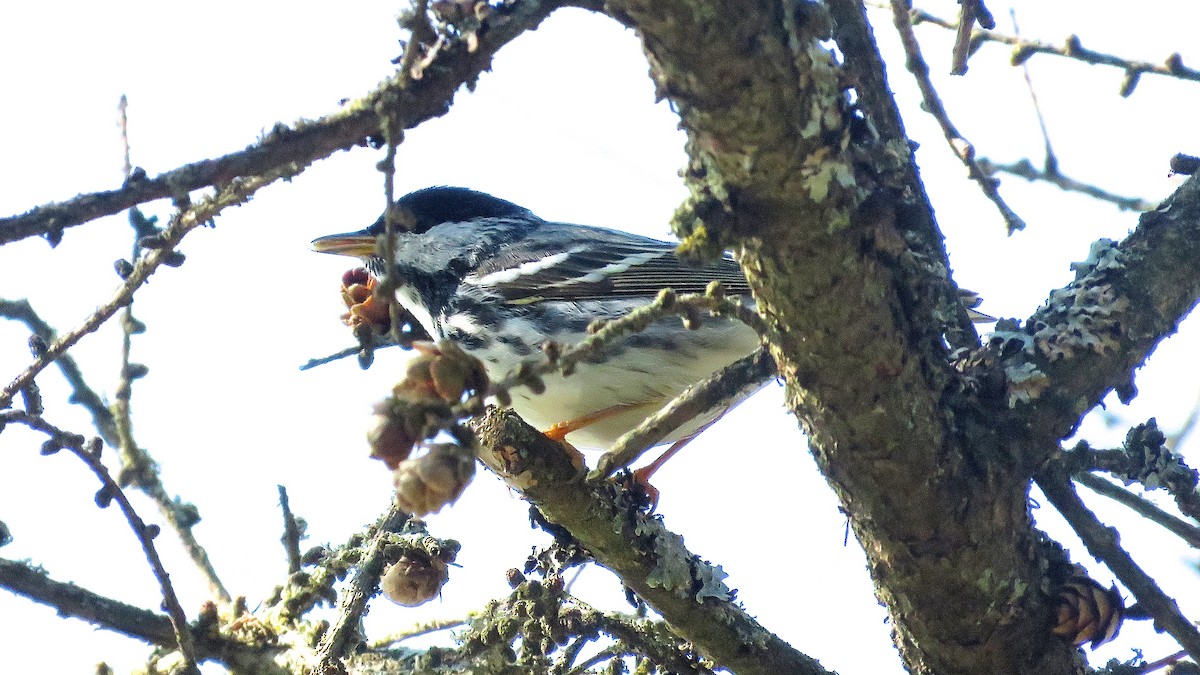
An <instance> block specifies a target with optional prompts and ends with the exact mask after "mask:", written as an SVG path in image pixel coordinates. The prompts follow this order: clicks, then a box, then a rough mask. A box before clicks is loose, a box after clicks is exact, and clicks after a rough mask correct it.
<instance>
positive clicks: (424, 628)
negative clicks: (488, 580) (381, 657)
mask: <svg viewBox="0 0 1200 675" xmlns="http://www.w3.org/2000/svg"><path fill="white" fill-rule="evenodd" d="M466 623H467V620H466V619H433V620H431V621H426V622H424V623H419V624H417V625H415V626H413V627H412V628H409V629H408V630H403V631H400V632H398V633H392V634H390V635H385V636H383V637H381V638H379V639H377V640H372V641H371V643H370V645H369V648H370V649H387V648H388V647H390V646H392V645H394V644H396V643H397V642H403V641H404V640H408V639H410V638H415V637H420V636H422V635H429V634H430V633H437V632H440V631H444V630H449V629H451V628H458V627H459V626H463V625H466Z"/></svg>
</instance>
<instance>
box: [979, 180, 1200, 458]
mask: <svg viewBox="0 0 1200 675" xmlns="http://www.w3.org/2000/svg"><path fill="white" fill-rule="evenodd" d="M1196 260H1200V179H1198V178H1197V177H1195V176H1193V177H1191V178H1189V179H1188V180H1187V181H1186V182H1185V183H1184V184H1183V185H1181V186H1180V187H1179V189H1178V190H1176V192H1175V194H1173V195H1171V197H1169V198H1168V199H1166V200H1165V201H1164V202H1163V203H1162V204H1161V205H1160V206H1159V207H1158V208H1157V209H1155V210H1154V211H1150V212H1148V213H1144V214H1142V216H1141V218H1140V219H1139V225H1138V227H1137V228H1136V229H1135V230H1134V232H1133V233H1132V234H1131V235H1129V236H1128V237H1126V238H1125V240H1124V241H1122V242H1121V243H1119V244H1118V243H1116V242H1113V241H1110V240H1107V239H1102V240H1100V241H1098V242H1096V243H1095V244H1093V245H1092V252H1091V255H1090V256H1089V259H1088V260H1087V261H1084V262H1081V263H1076V264H1075V265H1074V268H1075V274H1076V276H1075V281H1074V282H1072V283H1071V284H1070V285H1069V286H1067V287H1065V288H1062V289H1059V290H1057V291H1054V292H1053V293H1051V295H1050V299H1049V300H1048V301H1047V302H1046V304H1045V305H1043V306H1042V307H1041V308H1039V309H1038V311H1037V312H1035V313H1034V314H1033V316H1032V317H1030V318H1029V320H1028V321H1027V322H1026V324H1025V327H1023V328H1019V329H1016V330H997V332H996V333H995V334H994V336H993V338H992V340H991V343H990V348H991V349H992V350H993V351H994V352H996V353H1002V354H1003V357H1002V358H1001V359H1000V360H999V365H1001V366H1002V367H1003V368H1004V370H1005V373H1006V374H1007V376H1008V379H1009V382H1010V391H1013V392H1015V393H1013V394H1011V395H1010V398H1011V399H1012V402H1013V403H1014V404H1017V405H1018V406H1019V407H1018V408H1017V410H1016V413H1017V414H1018V415H1019V417H1020V418H1021V419H1020V420H1019V421H1018V422H1017V423H1018V424H1020V425H1021V426H1023V427H1024V426H1025V425H1028V426H1027V427H1026V428H1028V429H1030V431H1031V434H1032V436H1033V437H1035V438H1040V439H1047V440H1050V441H1057V440H1058V439H1061V438H1065V437H1066V436H1069V435H1070V434H1071V432H1072V431H1073V430H1074V429H1075V427H1076V426H1077V425H1078V423H1079V419H1080V417H1081V416H1082V415H1083V413H1085V412H1087V411H1088V410H1090V409H1092V408H1093V407H1094V406H1096V405H1097V404H1099V403H1100V401H1101V400H1102V399H1103V398H1104V397H1105V396H1106V395H1108V393H1109V392H1110V391H1113V390H1114V389H1115V390H1116V391H1117V393H1118V394H1119V395H1120V396H1121V397H1122V398H1123V399H1129V398H1132V397H1133V395H1134V394H1135V393H1136V390H1135V389H1134V388H1133V381H1132V378H1133V371H1134V368H1136V367H1137V366H1139V365H1140V364H1141V363H1142V362H1144V361H1145V360H1146V357H1148V356H1149V355H1150V353H1151V352H1152V351H1153V350H1154V348H1155V347H1156V346H1158V344H1159V342H1161V341H1162V340H1163V339H1164V338H1166V337H1167V336H1168V335H1171V334H1172V333H1174V332H1175V330H1176V328H1177V327H1178V325H1179V322H1180V321H1182V320H1183V317H1184V316H1186V315H1187V313H1188V312H1190V311H1191V310H1192V308H1193V307H1194V306H1195V305H1196V303H1197V301H1200V268H1198V267H1197V266H1196V264H1195V261H1196ZM999 328H1004V327H1003V326H998V329H999ZM1008 328H1011V326H1009V327H1008ZM1039 447H1041V446H1039ZM1035 461H1037V458H1035Z"/></svg>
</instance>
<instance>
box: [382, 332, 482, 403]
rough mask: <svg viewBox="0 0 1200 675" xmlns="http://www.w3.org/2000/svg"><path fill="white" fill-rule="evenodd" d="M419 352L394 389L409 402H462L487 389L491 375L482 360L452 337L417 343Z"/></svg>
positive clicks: (415, 343)
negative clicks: (465, 350) (469, 396)
mask: <svg viewBox="0 0 1200 675" xmlns="http://www.w3.org/2000/svg"><path fill="white" fill-rule="evenodd" d="M412 346H413V349H416V350H417V352H418V354H417V356H416V357H415V358H413V359H412V360H410V361H409V362H408V371H407V372H406V373H405V374H404V379H403V380H401V381H400V384H397V385H396V387H395V389H394V390H393V391H394V393H395V395H396V396H397V397H399V398H404V399H406V400H410V401H429V400H433V401H440V402H445V403H450V404H456V403H460V402H461V401H462V400H463V397H464V396H467V395H480V396H482V395H483V394H485V393H486V392H487V388H488V376H487V371H486V370H484V367H483V362H482V361H480V360H479V359H477V358H475V357H474V356H471V355H470V354H468V353H466V352H464V351H463V350H462V349H460V348H459V347H458V345H456V344H455V343H453V342H451V341H450V340H438V341H437V343H431V342H414V343H413V345H412Z"/></svg>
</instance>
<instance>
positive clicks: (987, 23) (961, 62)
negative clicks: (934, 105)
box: [950, 0, 996, 75]
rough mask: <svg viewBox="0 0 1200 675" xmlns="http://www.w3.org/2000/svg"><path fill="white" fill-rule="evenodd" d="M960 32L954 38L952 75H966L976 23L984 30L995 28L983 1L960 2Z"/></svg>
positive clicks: (994, 22)
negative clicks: (972, 31) (972, 32)
mask: <svg viewBox="0 0 1200 675" xmlns="http://www.w3.org/2000/svg"><path fill="white" fill-rule="evenodd" d="M958 4H959V10H958V30H957V32H956V35H955V36H954V51H953V52H952V54H951V58H950V61H951V64H950V74H951V75H966V74H967V59H968V58H970V57H971V53H972V52H973V51H974V49H973V48H972V44H971V30H972V29H973V28H975V23H976V22H978V23H979V25H981V26H983V27H984V28H995V27H996V20H995V19H993V18H992V13H991V12H989V11H988V8H987V7H986V6H984V4H983V0H958Z"/></svg>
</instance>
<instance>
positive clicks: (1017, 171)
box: [978, 157, 1158, 211]
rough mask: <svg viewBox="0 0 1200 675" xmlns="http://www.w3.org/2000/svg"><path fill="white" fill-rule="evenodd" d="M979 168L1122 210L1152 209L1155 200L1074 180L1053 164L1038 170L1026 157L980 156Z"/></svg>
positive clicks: (1155, 204)
mask: <svg viewBox="0 0 1200 675" xmlns="http://www.w3.org/2000/svg"><path fill="white" fill-rule="evenodd" d="M978 162H979V168H980V169H981V170H982V171H983V172H984V173H985V174H986V175H988V176H993V175H995V174H996V173H1007V174H1011V175H1013V176H1017V177H1018V178H1024V179H1025V180H1027V181H1030V182H1034V181H1041V182H1044V183H1049V184H1051V185H1053V186H1055V187H1057V188H1059V189H1060V190H1063V191H1065V192H1078V193H1080V194H1083V195H1087V196H1088V197H1091V198H1092V199H1098V200H1100V201H1102V202H1108V203H1109V204H1114V205H1116V207H1117V208H1119V209H1121V210H1122V211H1152V210H1154V208H1155V207H1156V206H1158V203H1157V202H1152V201H1149V200H1147V199H1142V198H1141V197H1126V196H1124V195H1119V194H1116V193H1113V192H1109V191H1107V190H1105V189H1104V188H1101V187H1098V186H1095V185H1091V184H1089V183H1084V182H1082V181H1078V180H1075V179H1074V178H1071V177H1069V176H1066V175H1063V173H1062V172H1060V171H1059V170H1058V168H1057V166H1055V168H1054V170H1053V171H1046V170H1038V169H1037V168H1035V167H1034V166H1033V163H1032V162H1030V161H1029V160H1028V159H1022V160H1019V161H1016V162H1011V163H1007V164H1006V163H1002V162H994V161H992V160H991V159H988V158H987V157H980V158H979V160H978Z"/></svg>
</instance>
